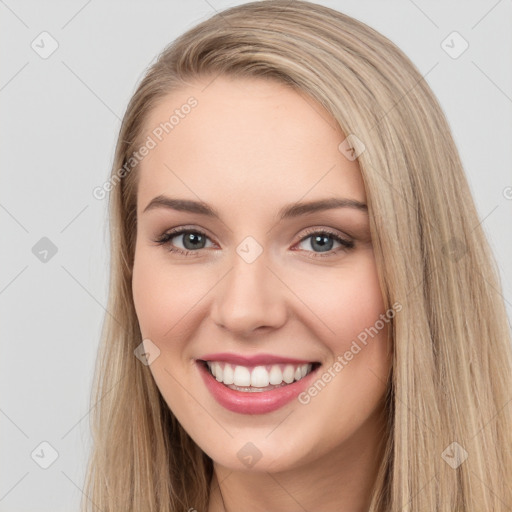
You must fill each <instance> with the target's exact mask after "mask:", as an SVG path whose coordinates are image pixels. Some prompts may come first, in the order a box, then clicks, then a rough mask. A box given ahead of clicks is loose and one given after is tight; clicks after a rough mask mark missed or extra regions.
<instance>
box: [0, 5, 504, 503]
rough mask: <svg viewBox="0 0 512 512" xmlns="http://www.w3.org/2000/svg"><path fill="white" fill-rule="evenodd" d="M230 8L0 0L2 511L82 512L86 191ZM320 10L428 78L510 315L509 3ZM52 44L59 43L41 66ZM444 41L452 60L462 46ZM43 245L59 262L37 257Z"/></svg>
mask: <svg viewBox="0 0 512 512" xmlns="http://www.w3.org/2000/svg"><path fill="white" fill-rule="evenodd" d="M238 3H243V2H236V1H235V2H233V1H232V2H227V1H221V0H208V1H206V0H194V1H188V2H186V3H185V2H170V1H166V2H164V1H144V2H142V1H140V0H139V1H131V2H126V1H124V2H121V1H109V2H107V1H103V2H100V1H98V0H96V1H94V0H92V1H91V0H89V1H88V2H86V1H83V0H76V1H75V0H73V1H66V2H64V1H61V2H56V1H48V2H44V3H43V2H36V1H18V2H16V1H14V0H6V1H1V0H0V39H1V44H0V52H1V54H2V55H1V62H2V67H1V69H0V101H1V107H2V123H1V125H0V126H1V134H0V144H1V153H0V154H1V172H2V187H1V189H0V220H1V226H2V232H3V234H2V240H3V241H4V242H3V243H2V251H1V262H0V308H1V314H2V317H1V326H2V338H1V342H2V352H1V354H2V357H1V360H0V361H1V363H0V364H1V368H0V383H1V392H2V394H1V401H0V427H1V437H0V440H1V441H0V442H1V457H0V464H1V467H0V511H9V512H17V511H31V512H32V511H35V510H37V511H52V512H57V511H61V510H62V511H71V510H78V505H79V500H80V498H81V495H82V490H81V489H82V484H83V478H84V470H85V463H86V454H87V452H88V449H89V447H90V438H89V430H88V428H89V427H88V421H89V402H88V399H89V390H90V385H91V378H92V373H93V364H94V359H95V354H96V349H97V346H98V341H99V334H100V328H101V324H102V320H103V315H104V313H105V311H104V306H105V305H106V301H107V282H108V281H107V276H108V232H107V228H106V220H107V215H106V206H107V200H106V199H104V200H97V199H95V198H94V197H93V195H92V190H93V189H94V187H97V186H101V185H102V184H103V183H104V182H105V180H106V179H107V177H108V173H109V170H110V165H111V163H112V158H113V151H114V144H115V139H116V135H117V132H118V129H119V126H120V119H121V117H122V115H123V113H124V109H125V108H126V105H127V102H128V100H129V98H130V96H131V94H132V93H133V92H134V90H135V86H136V84H137V83H138V81H139V80H140V78H141V77H142V75H143V73H144V70H145V69H146V67H147V66H148V65H149V64H150V63H151V62H153V60H154V59H155V57H156V55H157V54H158V52H159V51H161V50H162V49H163V47H164V46H165V45H166V44H167V43H169V42H170V41H171V40H173V39H174V38H175V37H176V36H178V35H179V34H181V33H182V32H184V31H185V30H186V29H188V28H190V27H192V26H193V25H195V24H196V23H197V22H199V21H202V20H204V19H206V18H207V17H209V16H210V15H212V14H214V13H215V11H216V10H217V11H219V10H222V9H223V8H225V7H228V6H230V5H235V4H238ZM319 3H322V4H324V5H326V6H329V7H333V8H335V9H336V8H337V9H339V10H341V11H342V12H345V13H346V14H349V15H351V16H354V17H355V18H357V19H360V20H361V21H364V22H365V23H367V24H369V25H370V26H372V27H373V28H375V29H377V30H378V31H380V32H381V33H383V34H384V35H386V36H387V37H389V38H390V39H391V40H392V41H394V42H395V43H396V44H397V45H398V46H399V47H400V48H402V49H403V50H404V52H405V53H406V54H407V55H408V56H409V57H410V58H411V59H412V61H413V62H414V63H415V64H416V66H417V67H418V69H419V70H420V71H421V72H422V74H424V75H426V80H427V82H428V83H429V85H430V86H431V87H432V89H433V91H434V93H435V94H436V95H437V97H438V98H439V100H440V102H441V105H442V107H443V109H444V111H445V112H446V115H447V117H448V120H449V123H450V125H451V128H452V130H453V133H454V137H455V140H456V143H457V145H458V147H459V151H460V154H461V157H462V160H463V163H464V165H465V169H466V172H467V176H468V179H469V181H470V185H471V189H472V191H473V193H474V197H475V200H476V203H477V207H478V211H479V214H480V218H481V220H482V222H483V226H484V228H485V230H486V232H487V233H488V236H489V239H490V242H491V244H492V247H493V249H494V251H495V255H496V258H497V261H498V264H499V266H500V271H501V275H502V280H503V287H504V297H505V300H507V308H508V311H509V314H510V313H511V312H512V239H511V236H510V219H511V218H512V217H511V214H512V188H510V187H512V176H511V161H512V155H511V153H512V144H511V141H512V133H511V132H512V123H511V119H512V60H511V59H510V56H511V55H512V35H511V31H510V21H511V14H512V1H511V0H500V1H496V0H489V1H488V0H480V1H464V2H462V1H460V2H456V1H454V0H452V1H450V2H447V1H444V0H443V1H441V0H434V1H432V0H430V1H427V0H422V1H420V0H415V1H412V0H396V1H390V0H387V1H369V0H363V1H362V0H352V1H349V0H338V1H334V0H333V1H322V2H319ZM44 31H46V32H48V33H49V34H50V35H51V36H50V37H49V36H40V34H41V33H42V32H44ZM453 31H457V32H458V33H459V34H460V35H461V36H462V37H463V38H464V39H465V40H466V41H467V42H468V43H469V48H468V49H467V50H466V51H465V52H464V53H462V54H461V55H460V56H459V57H458V58H452V57H451V56H450V55H448V54H447V53H446V51H445V49H443V47H442V42H443V41H444V40H445V39H446V38H447V36H448V35H449V34H451V33H452V32H453ZM52 40H55V41H57V43H58V48H57V50H56V51H55V52H54V53H53V54H52V55H50V56H49V57H47V58H42V57H41V55H40V54H41V52H48V51H49V50H50V49H51V44H52ZM33 41H34V43H33ZM450 41H451V39H450V38H449V39H448V43H444V44H445V45H446V44H449V45H451V46H452V47H453V48H452V50H451V51H457V50H458V49H460V48H461V46H460V41H457V40H456V39H454V42H453V43H451V42H450ZM32 44H33V45H34V46H35V47H36V48H37V52H36V51H35V50H34V49H33V48H32V46H31V45H32ZM38 52H39V53H38ZM43 237H47V238H48V239H49V240H50V241H51V243H52V244H53V245H54V246H55V248H56V249H57V252H56V253H55V254H52V251H51V249H50V250H49V252H48V253H44V250H45V249H46V250H48V241H42V242H40V240H41V238H43ZM6 242H7V243H6ZM36 244H39V245H36ZM34 246H35V247H36V248H35V249H33V248H34ZM41 251H43V252H41ZM41 258H43V260H44V258H46V261H41ZM510 316H511V317H512V315H510ZM42 442H47V443H49V444H50V445H51V447H49V446H48V445H41V443H42ZM34 450H35V451H34ZM52 450H55V451H56V452H57V453H58V457H57V458H56V459H55V460H53V458H54V453H53V452H52ZM50 462H52V464H51V465H50V466H49V467H48V468H47V469H43V468H42V467H41V465H45V464H46V465H47V464H49V463H50Z"/></svg>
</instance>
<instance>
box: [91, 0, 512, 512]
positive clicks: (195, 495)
mask: <svg viewBox="0 0 512 512" xmlns="http://www.w3.org/2000/svg"><path fill="white" fill-rule="evenodd" d="M110 188H111V189H112V191H111V202H110V206H111V234H112V246H111V251H112V272H111V276H112V277H111V288H110V298H109V307H108V309H109V311H110V313H111V314H110V315H109V316H107V318H106V322H105V328H104V336H103V344H102V346H101V351H100V354H99V355H98V366H97V370H96V387H95V393H96V395H95V397H94V403H97V404H98V405H97V406H96V408H95V410H94V421H93V423H92V433H93V438H94V448H93V453H92V455H91V459H90V467H89V473H88V479H87V488H86V495H87V499H84V510H89V509H88V508H87V507H93V508H96V507H97V508H99V509H100V510H102V511H119V510H123V511H128V510H134V511H135V510H137V511H140V510H149V511H162V512H163V511H173V512H174V511H191V510H197V511H199V512H202V511H208V512H225V511H226V512H227V511H229V512H232V511H239V510H247V511H252V510H254V511H256V510H280V511H295V510H321V511H323V512H324V511H325V512H330V511H351V512H354V511H358V512H359V511H361V512H362V511H367V510H369V511H372V512H377V511H379V512H380V511H395V510H401V511H433V510H435V511H454V510H457V511H464V512H473V511H474V512H477V511H478V512H480V511H482V510H486V511H490V510H493V511H498V510H506V509H507V508H509V507H510V506H512V489H511V487H510V484H509V482H510V481H512V460H511V454H510V449H509V447H510V441H511V427H512V419H511V413H510V405H509V401H510V399H511V398H512V396H511V394H512V380H511V368H512V357H511V349H510V333H509V330H508V323H507V317H506V313H505V309H504V305H503V301H502V299H501V297H500V294H499V293H498V290H499V288H500V287H499V281H498V278H497V272H496V268H495V264H494V261H493V258H492V255H491V253H490V250H489V247H488V244H487V241H486V240H485V237H484V234H483V232H482V230H481V228H480V224H479V220H478V217H477V213H476V210H475V207H474V203H473V201H472V199H471V194H470V191H469V188H468V185H467V182H466V179H465V177H464V172H463V168H462V164H461V161H460V159H459V155H458V152H457V149H456V147H455V145H454V142H453V138H452V136H451V134H450V130H449V127H448V125H447V122H446V120H445V117H444V115H443V113H442V111H441V109H440V107H439V105H438V103H437V101H436V99H435V97H434V96H433V94H432V92H431V90H430V89H429V87H428V86H427V84H426V83H425V81H424V80H423V79H422V76H421V75H420V74H419V72H418V71H417V69H416V68H415V67H414V65H413V64H412V63H411V62H410V61H409V60H408V59H407V57H405V56H404V54H403V53H402V52H401V51H400V50H399V49H398V48H397V47H396V46H394V45H393V44H392V43H391V42H390V41H389V40H387V39H386V38H384V37H383V36H382V35H380V34H379V33H377V32H376V31H374V30H372V29H371V28H369V27H368V26H366V25H364V24H363V23H361V22H359V21H356V20H354V19H352V18H350V17H348V16H346V15H344V14H341V13H339V12H336V11H334V10H331V9H328V8H325V7H321V6H318V5H315V4H312V3H308V2H302V1H295V2H288V1H282V0H269V1H265V2H254V3H249V4H245V5H242V6H238V7H233V8H230V9H228V10H225V11H223V12H221V13H219V14H218V15H216V16H214V17H212V18H210V19H209V20H206V21H205V22H203V23H201V24H200V25H198V26H197V27H195V28H193V29H191V30H189V31H188V32H187V33H185V34H184V35H183V36H181V37H180V38H179V39H177V40H176V41H175V42H174V43H173V44H172V45H170V46H169V47H168V48H166V49H165V51H164V52H163V53H162V54H161V55H160V56H159V59H158V60H157V62H156V63H155V64H154V65H152V67H151V68H150V69H149V71H148V72H147V74H146V76H145V78H144V79H143V80H142V82H141V84H140V85H139V87H138V89H137V91H136V92H135V94H134V96H133V98H132V100H131V102H130V104H129V106H128V109H127V112H126V114H125V117H124V120H123V124H122V128H121V131H120V134H119V139H118V144H117V148H116V156H115V162H114V167H113V170H112V176H111V187H110ZM262 491H263V492H262Z"/></svg>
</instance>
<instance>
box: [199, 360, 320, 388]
mask: <svg viewBox="0 0 512 512" xmlns="http://www.w3.org/2000/svg"><path fill="white" fill-rule="evenodd" d="M207 365H208V368H209V369H210V372H211V373H212V375H213V376H214V377H215V379H216V380H217V381H219V382H222V383H224V384H226V385H233V386H238V387H247V388H248V387H252V388H266V387H268V386H269V385H270V386H279V385H284V384H291V383H292V382H293V381H294V380H295V381H298V380H300V379H303V378H304V377H305V376H306V375H307V374H308V373H309V372H310V371H311V369H312V364H302V365H292V364H273V365H268V366H255V367H254V368H248V367H246V366H239V365H231V364H228V363H224V362H220V361H207ZM283 383H284V384H283Z"/></svg>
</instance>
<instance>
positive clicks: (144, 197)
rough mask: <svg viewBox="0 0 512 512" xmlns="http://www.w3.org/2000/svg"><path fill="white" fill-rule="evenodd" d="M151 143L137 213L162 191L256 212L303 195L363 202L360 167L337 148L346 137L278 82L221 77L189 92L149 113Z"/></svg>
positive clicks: (307, 99)
mask: <svg viewBox="0 0 512 512" xmlns="http://www.w3.org/2000/svg"><path fill="white" fill-rule="evenodd" d="M148 138H151V140H152V141H153V142H154V147H153V148H152V149H151V150H150V151H149V154H148V155H147V156H146V157H145V158H144V159H143V160H142V162H141V164H140V170H139V172H140V177H139V187H138V188H139V190H138V195H139V198H141V201H138V203H139V208H143V206H144V204H142V203H147V202H148V201H149V200H150V199H151V198H152V197H153V196H155V195H158V194H162V193H165V192H169V193H170V192H172V193H173V195H176V193H177V192H178V193H183V194H186V196H187V197H192V196H194V195H195V196H198V197H201V199H203V200H205V201H211V202H215V201H219V200H222V199H224V200H227V199H228V198H230V199H231V200H233V201H235V202H237V201H238V202H239V201H243V200H245V201H253V203H254V206H257V204H258V200H261V199H262V198H265V201H266V202H267V203H269V201H272V200H273V199H275V200H276V201H279V202H280V203H283V202H289V201H298V200H299V199H301V197H303V196H304V195H306V194H307V195H308V199H314V198H315V197H313V196H315V195H321V196H322V197H325V196H326V193H329V194H331V195H333V194H334V195H339V194H341V195H344V196H350V197H351V198H353V199H358V200H361V201H364V200H365V192H364V185H363V182H362V178H361V175H360V172H359V167H358V164H357V162H356V161H351V160H349V159H347V158H346V157H345V156H344V155H343V153H342V152H340V150H339V149H338V146H339V145H340V143H341V142H342V141H343V140H344V139H345V134H344V133H343V132H342V130H341V129H340V128H339V126H338V125H337V123H336V121H335V120H334V119H333V118H332V117H331V116H330V114H329V113H328V112H327V111H326V110H325V109H324V108H323V107H322V106H321V105H320V104H319V103H318V102H316V101H315V100H313V99H312V98H310V97H309V96H307V95H306V94H304V93H302V92H298V91H296V90H293V89H291V88H290V87H288V86H286V85H285V84H280V83H277V82H275V81H271V80H266V79H259V78H256V79H253V78H250V79H249V78H244V79H240V78H237V79H231V78H227V77H218V78H216V79H214V80H213V82H210V83H209V82H208V81H207V80H204V81H197V82H194V83H191V84H189V85H187V86H184V87H183V88H181V89H179V90H177V91H174V92H173V93H171V94H169V95H168V96H166V97H165V98H164V99H163V100H162V101H161V102H160V103H159V105H158V106H156V107H155V108H154V109H153V110H152V111H151V113H150V115H149V117H148V119H147V120H146V124H145V133H144V139H145V140H149V139H148ZM338 192H339V194H338ZM194 199H197V197H194ZM260 204H261V203H260Z"/></svg>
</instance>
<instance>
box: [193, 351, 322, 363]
mask: <svg viewBox="0 0 512 512" xmlns="http://www.w3.org/2000/svg"><path fill="white" fill-rule="evenodd" d="M197 359H198V360H202V361H223V362H226V363H231V364H237V365H240V366H260V365H261V366H264V365H266V364H279V363H285V364H286V363H289V364H307V363H311V362H313V361H306V360H304V359H292V358H290V357H284V356H276V355H274V354H256V355H253V356H244V355H241V354H231V353H229V352H218V353H215V354H205V355H204V356H201V357H198V358H197Z"/></svg>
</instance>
